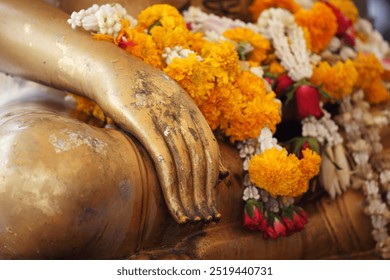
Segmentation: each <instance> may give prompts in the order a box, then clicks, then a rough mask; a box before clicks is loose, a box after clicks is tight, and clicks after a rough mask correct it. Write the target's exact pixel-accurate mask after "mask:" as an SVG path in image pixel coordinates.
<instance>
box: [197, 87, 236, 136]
mask: <svg viewBox="0 0 390 280" xmlns="http://www.w3.org/2000/svg"><path fill="white" fill-rule="evenodd" d="M238 91H239V90H238V89H237V88H234V87H233V86H232V85H229V86H225V87H215V88H214V89H212V91H211V94H210V97H209V99H208V100H207V102H204V103H203V104H202V105H200V106H199V109H200V111H201V112H202V114H203V115H204V116H205V118H206V120H207V122H208V124H209V126H210V127H211V129H212V130H215V129H217V128H219V127H220V126H221V123H222V119H226V118H229V117H231V116H232V115H236V114H234V113H232V112H233V111H237V110H239V105H237V102H236V103H234V102H233V100H238V99H239V98H237V97H238V96H239V93H238ZM239 104H241V102H239ZM229 109H230V111H229ZM226 113H229V114H226Z"/></svg>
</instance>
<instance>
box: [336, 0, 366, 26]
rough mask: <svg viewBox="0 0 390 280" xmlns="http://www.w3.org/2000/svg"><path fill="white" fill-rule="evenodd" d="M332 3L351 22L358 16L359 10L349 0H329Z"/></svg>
mask: <svg viewBox="0 0 390 280" xmlns="http://www.w3.org/2000/svg"><path fill="white" fill-rule="evenodd" d="M329 2H330V3H331V4H332V5H334V6H335V7H337V8H338V9H339V10H340V11H341V12H342V13H343V14H344V15H345V16H346V17H347V18H348V19H350V20H351V21H352V22H353V23H355V22H356V21H357V19H358V18H359V11H358V9H357V8H356V6H355V4H354V2H353V1H351V0H330V1H329Z"/></svg>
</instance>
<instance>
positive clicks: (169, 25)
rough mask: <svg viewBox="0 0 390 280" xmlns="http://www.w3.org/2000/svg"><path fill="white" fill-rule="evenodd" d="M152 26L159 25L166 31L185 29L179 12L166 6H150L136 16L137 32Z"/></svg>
mask: <svg viewBox="0 0 390 280" xmlns="http://www.w3.org/2000/svg"><path fill="white" fill-rule="evenodd" d="M153 25H155V26H158V25H161V26H162V27H164V28H166V29H175V28H176V27H183V28H185V27H186V23H185V21H184V19H183V17H182V15H181V14H180V12H179V11H178V10H177V9H176V8H175V7H173V6H171V5H167V4H156V5H152V6H150V7H148V8H146V9H145V10H143V11H142V12H141V13H140V14H139V15H138V24H137V30H138V31H139V32H144V31H145V30H150V28H151V26H153Z"/></svg>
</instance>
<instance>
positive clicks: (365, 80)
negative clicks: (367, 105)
mask: <svg viewBox="0 0 390 280" xmlns="http://www.w3.org/2000/svg"><path fill="white" fill-rule="evenodd" d="M353 63H354V65H355V68H356V70H357V72H358V74H359V78H358V81H357V83H356V86H357V87H360V88H362V89H363V90H364V89H366V88H368V87H369V86H370V85H371V83H372V81H374V80H376V79H378V78H380V76H381V74H382V73H383V66H382V63H381V62H380V61H379V60H378V58H377V57H376V56H375V55H374V54H367V53H358V55H357V56H356V58H355V59H354V61H353Z"/></svg>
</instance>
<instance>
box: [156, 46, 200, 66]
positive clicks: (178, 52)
mask: <svg viewBox="0 0 390 280" xmlns="http://www.w3.org/2000/svg"><path fill="white" fill-rule="evenodd" d="M190 54H195V52H194V51H192V50H190V49H184V48H183V47H181V46H175V47H173V48H165V49H164V53H163V54H162V57H163V58H164V59H165V62H166V64H167V65H169V64H171V63H172V61H173V59H175V58H176V57H177V58H187V57H188V56H189V55H190ZM196 58H197V60H198V61H202V60H203V58H202V57H201V56H199V55H197V56H196Z"/></svg>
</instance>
